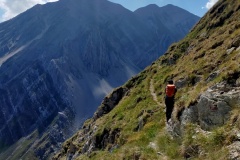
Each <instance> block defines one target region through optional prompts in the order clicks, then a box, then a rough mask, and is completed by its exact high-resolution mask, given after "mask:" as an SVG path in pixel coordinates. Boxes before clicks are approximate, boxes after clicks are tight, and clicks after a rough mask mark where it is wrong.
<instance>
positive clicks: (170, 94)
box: [165, 80, 177, 122]
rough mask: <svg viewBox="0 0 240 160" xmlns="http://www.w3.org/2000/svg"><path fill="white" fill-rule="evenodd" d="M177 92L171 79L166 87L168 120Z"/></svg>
mask: <svg viewBox="0 0 240 160" xmlns="http://www.w3.org/2000/svg"><path fill="white" fill-rule="evenodd" d="M176 92H177V88H176V87H175V85H174V84H173V80H169V81H168V84H167V86H166V89H165V94H166V97H165V105H166V118H167V122H168V121H169V119H171V115H172V111H173V107H174V96H175V94H176Z"/></svg>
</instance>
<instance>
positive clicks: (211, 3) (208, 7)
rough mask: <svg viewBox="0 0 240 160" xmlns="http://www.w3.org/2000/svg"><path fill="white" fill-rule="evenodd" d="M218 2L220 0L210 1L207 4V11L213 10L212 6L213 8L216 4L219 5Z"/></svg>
mask: <svg viewBox="0 0 240 160" xmlns="http://www.w3.org/2000/svg"><path fill="white" fill-rule="evenodd" d="M217 1H218V0H209V1H208V2H207V4H206V8H207V9H210V8H212V6H213V5H214V4H215V3H217Z"/></svg>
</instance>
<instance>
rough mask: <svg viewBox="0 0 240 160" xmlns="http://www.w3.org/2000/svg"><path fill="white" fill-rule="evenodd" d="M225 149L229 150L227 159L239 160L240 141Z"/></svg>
mask: <svg viewBox="0 0 240 160" xmlns="http://www.w3.org/2000/svg"><path fill="white" fill-rule="evenodd" d="M227 148H228V150H229V155H228V157H229V159H232V160H240V141H236V142H234V143H232V144H231V145H229V146H228V147H227Z"/></svg>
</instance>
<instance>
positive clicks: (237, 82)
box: [236, 78, 240, 87]
mask: <svg viewBox="0 0 240 160" xmlns="http://www.w3.org/2000/svg"><path fill="white" fill-rule="evenodd" d="M236 86H238V87H240V78H238V79H237V80H236Z"/></svg>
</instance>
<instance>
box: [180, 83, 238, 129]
mask: <svg viewBox="0 0 240 160" xmlns="http://www.w3.org/2000/svg"><path fill="white" fill-rule="evenodd" d="M234 107H240V87H229V86H228V85H227V84H225V83H219V84H216V85H214V86H212V87H211V88H209V89H208V90H207V91H206V92H204V93H203V94H201V95H200V97H199V99H198V100H197V103H196V104H195V105H192V106H190V107H189V108H187V109H185V110H184V111H183V114H182V115H181V117H180V120H181V124H183V125H184V124H186V123H188V122H191V123H198V124H199V125H200V126H201V128H202V129H204V130H211V129H213V128H215V127H217V126H222V125H224V124H225V123H226V121H228V120H229V118H230V111H231V110H232V109H233V108H234Z"/></svg>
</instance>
